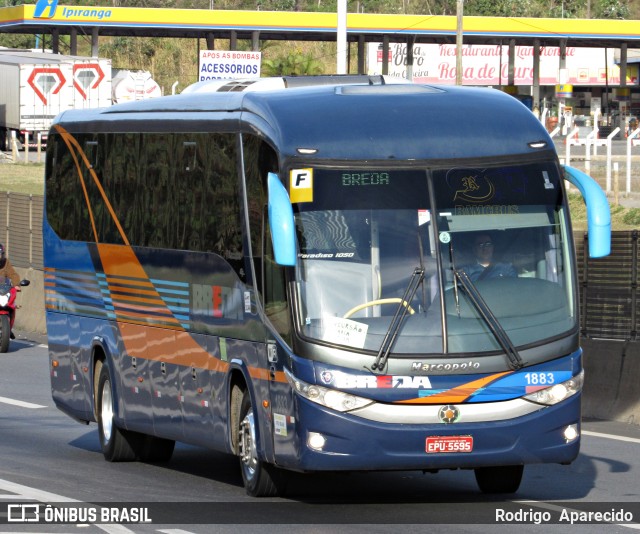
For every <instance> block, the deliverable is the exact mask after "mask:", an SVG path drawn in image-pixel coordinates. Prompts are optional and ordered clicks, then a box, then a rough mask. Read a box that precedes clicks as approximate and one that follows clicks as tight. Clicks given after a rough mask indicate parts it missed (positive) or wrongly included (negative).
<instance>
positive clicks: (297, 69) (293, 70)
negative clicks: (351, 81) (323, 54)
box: [262, 53, 324, 76]
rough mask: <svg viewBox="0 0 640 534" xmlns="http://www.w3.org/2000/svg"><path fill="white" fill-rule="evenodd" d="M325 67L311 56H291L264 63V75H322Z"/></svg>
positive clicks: (267, 60) (268, 60)
mask: <svg viewBox="0 0 640 534" xmlns="http://www.w3.org/2000/svg"><path fill="white" fill-rule="evenodd" d="M323 72H324V69H323V65H322V63H320V62H319V61H317V60H316V59H314V57H313V56H312V55H311V54H295V53H294V54H289V55H286V56H280V57H276V58H273V59H266V60H264V61H263V62H262V73H263V74H264V75H266V76H291V75H299V76H303V75H313V74H322V73H323Z"/></svg>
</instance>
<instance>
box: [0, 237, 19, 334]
mask: <svg viewBox="0 0 640 534" xmlns="http://www.w3.org/2000/svg"><path fill="white" fill-rule="evenodd" d="M5 278H8V279H9V280H11V283H12V284H13V285H14V286H17V285H18V284H19V283H20V276H19V275H18V273H17V272H16V270H15V269H14V268H13V265H11V262H10V261H9V258H7V253H6V251H5V249H4V245H3V244H2V243H0V280H4V279H5ZM9 337H10V338H11V339H15V335H14V334H13V331H12V332H11V333H10V336H9Z"/></svg>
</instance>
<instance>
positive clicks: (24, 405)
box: [0, 397, 46, 409]
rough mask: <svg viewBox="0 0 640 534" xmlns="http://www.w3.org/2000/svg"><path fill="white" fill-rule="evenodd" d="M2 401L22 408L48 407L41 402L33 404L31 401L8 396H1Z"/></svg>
mask: <svg viewBox="0 0 640 534" xmlns="http://www.w3.org/2000/svg"><path fill="white" fill-rule="evenodd" d="M0 402H4V403H5V404H12V405H13V406H20V407H22V408H33V409H36V408H46V406H42V405H41V404H33V403H31V402H24V401H21V400H16V399H9V398H7V397H0Z"/></svg>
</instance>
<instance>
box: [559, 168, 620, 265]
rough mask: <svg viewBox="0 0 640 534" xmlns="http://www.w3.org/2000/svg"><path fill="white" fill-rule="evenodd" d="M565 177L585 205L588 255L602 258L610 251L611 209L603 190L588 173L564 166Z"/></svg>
mask: <svg viewBox="0 0 640 534" xmlns="http://www.w3.org/2000/svg"><path fill="white" fill-rule="evenodd" d="M564 173H565V179H566V180H567V181H568V182H569V183H571V184H572V185H575V186H576V187H577V188H578V190H579V191H580V193H581V194H582V198H584V201H585V204H586V205H587V231H588V232H589V257H591V258H602V257H603V256H608V255H609V253H610V252H611V211H610V209H609V202H608V200H607V196H606V195H605V193H604V191H603V190H602V189H601V188H600V186H599V185H598V184H597V183H596V181H595V180H594V179H593V178H591V176H589V175H588V174H585V173H584V172H582V171H579V170H578V169H576V168H575V167H570V166H568V165H565V166H564Z"/></svg>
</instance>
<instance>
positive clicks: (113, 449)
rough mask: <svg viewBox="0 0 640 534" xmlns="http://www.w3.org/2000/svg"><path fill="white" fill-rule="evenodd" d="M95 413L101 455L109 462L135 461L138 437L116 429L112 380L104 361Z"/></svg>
mask: <svg viewBox="0 0 640 534" xmlns="http://www.w3.org/2000/svg"><path fill="white" fill-rule="evenodd" d="M97 396H98V398H97V403H96V412H97V416H98V417H97V419H98V434H99V436H100V446H101V448H102V454H104V457H105V459H106V460H107V461H109V462H130V461H132V460H135V459H136V449H137V448H138V447H139V440H140V436H139V435H136V434H134V433H133V432H128V431H126V430H123V429H120V428H118V426H117V425H116V423H115V417H114V416H115V410H114V407H113V402H114V397H113V380H112V378H111V371H110V370H109V364H108V363H107V362H106V361H105V362H104V363H103V364H102V367H101V368H100V377H99V379H98V390H97Z"/></svg>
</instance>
